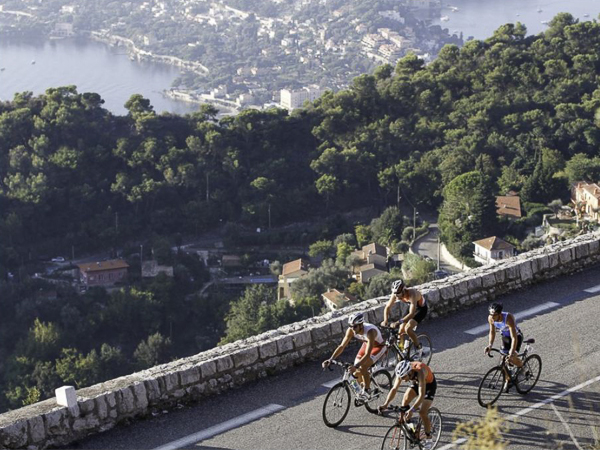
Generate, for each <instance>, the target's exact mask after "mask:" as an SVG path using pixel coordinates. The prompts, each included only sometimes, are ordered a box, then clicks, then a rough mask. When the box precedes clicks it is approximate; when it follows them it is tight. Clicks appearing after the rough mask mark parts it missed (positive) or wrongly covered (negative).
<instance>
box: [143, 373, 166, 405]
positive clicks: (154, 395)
mask: <svg viewBox="0 0 600 450" xmlns="http://www.w3.org/2000/svg"><path fill="white" fill-rule="evenodd" d="M144 384H145V385H146V393H147V394H148V401H149V402H150V403H151V404H153V403H155V402H157V401H158V400H159V399H160V397H161V395H162V394H161V392H160V384H159V382H158V380H157V379H156V378H150V379H148V380H144Z"/></svg>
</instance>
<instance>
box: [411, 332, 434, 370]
mask: <svg viewBox="0 0 600 450" xmlns="http://www.w3.org/2000/svg"><path fill="white" fill-rule="evenodd" d="M417 340H418V341H419V344H420V345H421V350H417V349H416V348H415V346H414V344H413V343H412V341H411V343H410V347H409V348H408V359H409V360H411V361H421V362H423V363H425V364H427V365H429V362H430V361H431V357H432V356H433V345H432V344H431V339H430V338H429V336H428V335H427V334H425V333H421V334H419V335H417Z"/></svg>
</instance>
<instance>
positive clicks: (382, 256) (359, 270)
mask: <svg viewBox="0 0 600 450" xmlns="http://www.w3.org/2000/svg"><path fill="white" fill-rule="evenodd" d="M351 256H354V257H355V258H356V259H357V262H358V264H356V266H355V269H354V273H355V276H356V279H357V281H359V282H360V283H367V282H368V281H369V280H370V279H371V278H373V277H374V276H375V275H379V274H381V273H386V272H387V271H388V249H387V247H384V246H383V245H379V244H377V243H375V242H372V243H370V244H368V245H364V246H363V247H362V248H361V249H360V250H355V251H353V252H352V254H351Z"/></svg>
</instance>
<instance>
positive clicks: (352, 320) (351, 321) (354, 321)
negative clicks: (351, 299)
mask: <svg viewBox="0 0 600 450" xmlns="http://www.w3.org/2000/svg"><path fill="white" fill-rule="evenodd" d="M361 323H365V316H364V314H363V313H355V314H352V315H351V316H350V317H349V318H348V326H350V327H353V326H354V325H360V324H361Z"/></svg>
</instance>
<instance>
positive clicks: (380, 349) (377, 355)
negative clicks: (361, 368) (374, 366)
mask: <svg viewBox="0 0 600 450" xmlns="http://www.w3.org/2000/svg"><path fill="white" fill-rule="evenodd" d="M366 350H367V343H366V342H363V344H362V345H361V347H360V350H359V351H358V353H357V355H356V358H354V364H356V363H357V362H358V360H359V359H361V358H362V357H363V356H364V355H365V351H366ZM385 350H386V347H385V345H378V344H375V345H374V346H373V348H372V349H371V360H372V361H373V363H376V362H377V361H379V360H380V359H381V358H382V357H383V355H385Z"/></svg>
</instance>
